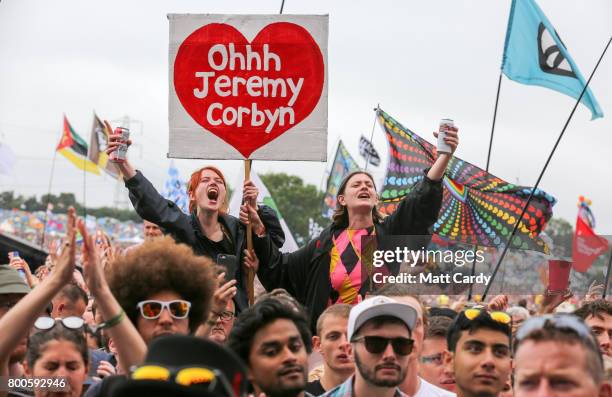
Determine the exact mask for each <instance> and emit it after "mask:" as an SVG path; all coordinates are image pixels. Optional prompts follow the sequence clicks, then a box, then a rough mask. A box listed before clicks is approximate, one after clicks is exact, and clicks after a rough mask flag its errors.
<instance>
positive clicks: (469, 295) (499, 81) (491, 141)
mask: <svg viewBox="0 0 612 397" xmlns="http://www.w3.org/2000/svg"><path fill="white" fill-rule="evenodd" d="M501 82H502V71H501V69H500V70H499V79H498V81H497V94H496V95H495V108H494V110H493V125H492V126H491V136H490V138H489V151H488V152H487V166H486V168H485V172H489V164H491V149H492V148H493V134H494V132H495V120H496V119H497V105H498V104H499V91H500V90H501ZM474 251H478V245H476V244H474ZM474 273H476V257H474V259H473V260H472V273H471V276H472V277H471V278H470V280H473V279H474ZM473 288H474V283H473V282H472V283H470V289H469V290H468V301H470V300H472V292H473Z"/></svg>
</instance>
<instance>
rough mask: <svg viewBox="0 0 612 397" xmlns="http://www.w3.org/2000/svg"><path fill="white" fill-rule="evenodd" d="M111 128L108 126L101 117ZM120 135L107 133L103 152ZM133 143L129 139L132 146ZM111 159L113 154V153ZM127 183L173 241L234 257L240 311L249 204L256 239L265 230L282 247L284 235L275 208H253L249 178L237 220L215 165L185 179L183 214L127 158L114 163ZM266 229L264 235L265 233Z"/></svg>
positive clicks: (138, 206) (145, 214) (143, 213)
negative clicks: (186, 209) (186, 197)
mask: <svg viewBox="0 0 612 397" xmlns="http://www.w3.org/2000/svg"><path fill="white" fill-rule="evenodd" d="M105 123H106V128H107V130H108V131H109V132H110V131H112V127H111V126H110V124H109V123H108V122H107V121H105ZM124 144H125V143H122V142H121V134H120V133H118V134H109V145H108V149H107V150H106V152H107V153H108V154H109V155H112V154H113V153H115V152H116V151H117V149H118V148H119V147H120V146H122V145H124ZM130 144H131V141H128V142H127V145H130ZM111 158H112V156H111ZM116 164H117V166H118V168H119V170H120V171H121V173H122V175H123V178H124V179H125V186H126V187H127V188H128V189H129V192H130V193H129V195H130V200H131V201H132V204H133V205H134V209H135V210H136V212H138V215H140V217H142V218H143V219H146V220H147V221H149V222H153V223H155V224H156V225H159V226H160V227H161V228H163V229H164V230H165V231H166V232H167V233H169V234H171V235H172V236H173V237H174V239H175V240H176V241H177V242H180V243H184V244H187V245H188V246H190V247H191V248H193V250H194V252H195V253H196V254H197V255H205V256H208V257H210V258H212V259H213V260H214V261H218V258H219V256H220V255H223V256H224V257H225V258H227V257H230V258H233V260H234V262H235V263H233V267H234V268H235V269H236V271H235V273H234V274H232V275H230V276H231V277H230V279H235V281H234V280H232V281H230V283H231V284H232V285H235V286H236V288H235V292H234V294H235V297H234V300H235V302H236V306H237V309H238V311H240V310H242V309H244V308H246V306H247V294H246V282H247V280H246V277H245V272H244V271H243V269H242V266H240V264H244V266H245V267H248V266H249V265H248V263H247V261H246V260H245V255H246V252H245V251H246V250H245V248H246V227H245V225H246V224H247V223H248V222H249V221H248V216H247V213H248V212H247V207H248V208H251V209H252V210H253V211H254V212H255V213H256V214H257V217H256V219H254V220H252V221H251V222H252V230H253V235H254V237H256V236H263V235H264V233H265V234H266V235H267V236H269V237H270V239H271V241H272V242H273V243H274V244H275V245H277V246H278V247H281V246H282V245H283V243H284V241H285V234H284V232H283V230H282V228H281V226H280V222H279V221H278V218H277V216H276V213H275V212H274V210H273V209H271V208H269V207H267V206H259V207H258V206H257V195H258V189H257V187H256V186H255V184H254V183H253V182H251V181H248V180H247V181H245V182H244V186H243V200H244V203H245V205H243V206H242V208H241V212H240V219H238V218H235V217H233V216H231V215H229V214H228V213H227V209H228V204H229V197H228V196H229V192H228V187H227V183H226V181H225V177H224V175H223V173H222V172H221V171H220V170H219V169H218V168H216V167H213V166H206V167H202V168H200V169H198V170H196V171H195V172H194V173H193V174H192V175H191V178H190V180H189V184H188V187H187V189H188V192H187V193H188V195H189V212H190V213H191V214H185V213H183V212H182V211H181V210H180V209H179V208H178V207H177V206H176V205H175V204H174V203H173V202H172V201H169V200H166V199H165V198H163V197H162V196H161V195H160V194H159V193H158V192H157V190H155V188H154V187H153V185H152V184H151V182H149V181H148V180H147V179H146V178H145V177H144V176H143V175H142V173H141V172H140V171H137V170H135V169H134V167H132V165H131V164H130V162H129V161H128V160H127V159H126V160H122V161H120V162H116ZM266 232H267V233H266Z"/></svg>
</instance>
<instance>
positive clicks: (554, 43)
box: [502, 0, 603, 120]
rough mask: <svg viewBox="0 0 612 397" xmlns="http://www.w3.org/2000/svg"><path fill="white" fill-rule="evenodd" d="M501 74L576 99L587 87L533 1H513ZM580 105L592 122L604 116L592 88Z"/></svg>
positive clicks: (553, 29) (544, 16) (550, 25)
mask: <svg viewBox="0 0 612 397" xmlns="http://www.w3.org/2000/svg"><path fill="white" fill-rule="evenodd" d="M502 71H503V72H504V74H505V75H506V76H507V77H508V78H509V79H511V80H514V81H517V82H519V83H523V84H530V85H539V86H542V87H546V88H550V89H551V90H555V91H558V92H561V93H563V94H565V95H569V96H571V97H573V98H575V99H578V98H579V97H580V93H581V92H582V90H583V89H584V86H585V80H584V77H582V74H581V73H580V70H579V69H578V66H576V63H575V62H574V60H573V59H572V57H571V56H570V55H569V53H568V52H567V48H565V45H564V44H563V42H562V41H561V39H560V38H559V35H558V34H557V31H556V30H555V28H554V27H553V26H552V24H551V23H550V22H549V21H548V18H546V15H544V13H543V12H542V10H541V9H540V7H538V5H537V4H536V3H535V1H534V0H513V1H512V7H511V8H510V19H509V21H508V30H507V32H506V44H505V46H504V57H503V61H502ZM581 102H582V104H583V105H585V106H586V107H588V108H589V109H590V110H591V116H592V117H591V119H592V120H594V119H596V118H598V117H603V113H602V111H601V108H600V107H599V104H598V103H597V100H596V99H595V96H593V93H592V92H591V90H590V89H587V91H586V92H585V93H584V96H583V97H582V100H581Z"/></svg>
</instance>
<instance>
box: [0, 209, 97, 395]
mask: <svg viewBox="0 0 612 397" xmlns="http://www.w3.org/2000/svg"><path fill="white" fill-rule="evenodd" d="M75 223H76V216H75V210H74V208H70V209H68V224H67V237H66V241H65V242H64V244H63V246H62V252H61V254H59V256H58V258H57V261H56V264H55V268H54V269H53V272H52V273H51V274H49V276H48V277H46V278H45V279H44V280H43V281H41V282H40V284H39V285H38V286H37V287H36V288H35V289H33V290H32V292H30V293H28V294H27V295H26V296H25V297H24V298H23V299H21V300H20V301H19V302H18V303H17V304H16V305H15V306H14V307H13V308H12V309H11V310H9V311H8V312H7V313H6V314H5V315H4V316H3V317H2V318H1V319H0V335H1V337H0V374H5V373H6V367H5V365H6V363H7V360H8V357H9V355H10V354H11V352H12V351H13V349H14V347H15V346H16V345H17V344H18V343H19V341H20V340H21V339H22V338H24V337H26V336H27V335H28V334H29V333H30V330H31V329H32V326H33V325H34V323H35V321H36V319H37V318H38V316H39V315H40V313H42V312H44V311H45V309H46V307H47V305H48V304H49V302H50V301H51V299H52V298H53V297H54V296H55V295H56V294H57V293H58V292H59V291H60V290H61V289H62V287H64V285H66V284H67V283H69V282H70V281H71V280H72V276H73V271H74V269H75V254H76V241H75ZM55 328H56V329H54V330H53V331H49V332H48V331H39V332H38V333H35V334H34V335H32V336H31V337H30V340H29V342H28V352H27V358H28V360H27V362H28V366H27V369H26V372H27V373H28V374H29V375H31V376H52V374H55V375H54V376H68V377H69V382H70V387H71V390H72V392H71V394H70V395H71V396H79V395H80V393H81V389H82V386H81V385H82V381H84V380H85V377H86V376H87V367H88V358H87V354H86V352H87V346H86V343H85V338H84V336H83V335H82V331H79V332H80V334H81V337H80V338H79V337H77V336H75V335H73V333H75V332H76V331H72V332H71V331H69V330H67V329H65V328H64V327H62V326H59V327H57V326H56V327H55ZM81 342H82V343H81ZM83 349H84V350H83ZM83 351H85V354H83ZM73 375H74V376H73ZM44 394H45V390H44V389H43V388H39V389H38V390H37V391H36V395H37V396H42V395H44Z"/></svg>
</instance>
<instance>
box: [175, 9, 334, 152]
mask: <svg viewBox="0 0 612 397" xmlns="http://www.w3.org/2000/svg"><path fill="white" fill-rule="evenodd" d="M169 20H170V50H169V67H170V76H169V77H170V78H169V80H170V87H169V89H170V91H169V92H170V95H169V121H170V145H169V156H170V157H178V158H201V159H257V160H315V161H325V160H326V153H327V36H328V17H327V16H309V15H179V14H171V15H169Z"/></svg>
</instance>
